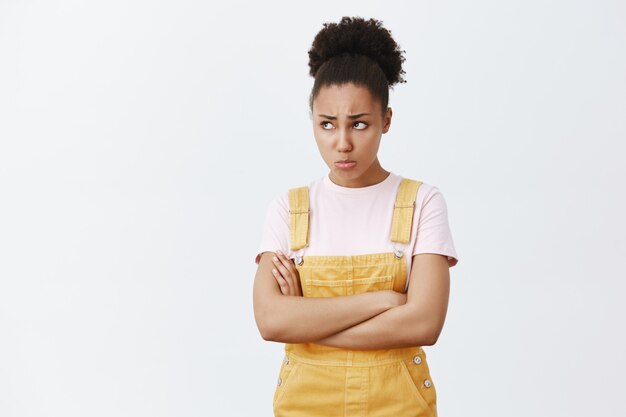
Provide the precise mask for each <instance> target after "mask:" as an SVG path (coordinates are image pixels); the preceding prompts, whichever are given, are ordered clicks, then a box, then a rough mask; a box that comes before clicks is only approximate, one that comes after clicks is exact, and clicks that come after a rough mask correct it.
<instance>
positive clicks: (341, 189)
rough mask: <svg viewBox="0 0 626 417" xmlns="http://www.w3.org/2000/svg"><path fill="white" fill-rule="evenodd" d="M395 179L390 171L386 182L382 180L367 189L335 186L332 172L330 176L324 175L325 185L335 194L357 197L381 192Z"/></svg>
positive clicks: (394, 175)
mask: <svg viewBox="0 0 626 417" xmlns="http://www.w3.org/2000/svg"><path fill="white" fill-rule="evenodd" d="M395 177H396V174H394V173H393V172H391V171H389V175H387V177H386V178H385V179H384V180H382V181H381V182H379V183H376V184H372V185H368V186H366V187H344V186H342V185H339V184H335V183H334V182H333V181H332V180H331V179H330V172H329V173H328V174H326V175H324V185H325V186H326V187H327V188H328V189H329V190H331V191H333V192H336V193H341V194H351V195H355V194H369V193H372V192H376V191H378V190H380V189H381V188H384V187H385V186H387V185H388V184H389V183H391V181H393V179H394V178H395Z"/></svg>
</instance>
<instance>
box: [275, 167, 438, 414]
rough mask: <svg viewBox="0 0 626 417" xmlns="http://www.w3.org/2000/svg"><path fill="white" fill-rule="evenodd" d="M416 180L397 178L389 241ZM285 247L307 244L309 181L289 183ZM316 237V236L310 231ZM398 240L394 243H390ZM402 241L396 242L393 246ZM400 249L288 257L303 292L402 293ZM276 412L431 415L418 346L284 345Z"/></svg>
mask: <svg viewBox="0 0 626 417" xmlns="http://www.w3.org/2000/svg"><path fill="white" fill-rule="evenodd" d="M421 184H422V183H421V182H420V181H415V180H410V179H407V178H403V179H402V181H401V183H400V186H399V188H398V192H397V195H396V201H395V204H394V210H393V217H392V219H391V236H390V240H391V241H392V242H396V243H400V244H407V243H409V241H410V237H411V223H412V219H413V210H414V206H415V197H416V195H417V190H418V188H419V186H420V185H421ZM289 217H290V240H291V249H292V251H297V250H299V249H302V248H305V247H306V246H308V225H309V190H308V187H306V186H305V187H299V188H292V189H290V190H289ZM313 238H315V236H313ZM396 246H398V245H396ZM400 246H401V245H400ZM404 256H410V255H407V254H405V253H404V251H403V250H396V251H394V252H385V253H371V254H363V255H355V256H301V255H297V256H296V257H295V265H296V268H297V270H298V272H299V274H300V282H301V285H302V294H303V296H304V297H336V296H343V295H350V294H359V293H364V292H368V291H379V290H390V289H393V290H394V291H398V292H404V291H405V285H406V282H407V267H406V260H405V259H404ZM273 406H274V414H275V416H277V417H312V416H324V417H357V416H358V417H365V416H368V417H372V416H376V417H409V416H411V417H418V416H420V417H437V406H436V392H435V386H434V384H433V382H432V379H431V377H430V371H429V368H428V364H427V363H426V354H425V352H424V350H423V349H422V347H421V346H415V347H408V348H396V349H377V350H352V349H343V348H336V347H330V346H324V345H320V344H315V343H297V344H285V357H284V360H283V362H282V365H281V367H280V373H279V376H278V381H277V386H276V390H275V393H274V400H273Z"/></svg>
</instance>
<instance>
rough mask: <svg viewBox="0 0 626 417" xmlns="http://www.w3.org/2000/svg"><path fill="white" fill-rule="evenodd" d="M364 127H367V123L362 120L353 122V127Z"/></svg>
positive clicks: (358, 128) (360, 128)
mask: <svg viewBox="0 0 626 417" xmlns="http://www.w3.org/2000/svg"><path fill="white" fill-rule="evenodd" d="M359 125H361V126H360V127H359ZM366 127H367V123H364V122H355V123H354V128H355V129H356V130H363V129H365V128H366Z"/></svg>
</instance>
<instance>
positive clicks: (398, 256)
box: [394, 249, 404, 259]
mask: <svg viewBox="0 0 626 417" xmlns="http://www.w3.org/2000/svg"><path fill="white" fill-rule="evenodd" d="M394 255H396V258H398V259H400V258H402V255H404V252H403V251H401V250H400V249H398V250H397V251H395V252H394Z"/></svg>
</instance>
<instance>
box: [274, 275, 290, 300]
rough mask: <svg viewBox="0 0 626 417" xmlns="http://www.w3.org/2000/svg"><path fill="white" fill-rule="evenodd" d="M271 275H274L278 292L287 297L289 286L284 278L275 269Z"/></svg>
mask: <svg viewBox="0 0 626 417" xmlns="http://www.w3.org/2000/svg"><path fill="white" fill-rule="evenodd" d="M272 274H273V275H274V278H275V279H276V282H277V283H278V287H279V288H280V292H281V293H282V294H283V295H287V294H288V293H289V285H288V284H287V282H286V281H285V278H283V277H282V275H280V272H278V271H277V270H276V269H272Z"/></svg>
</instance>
